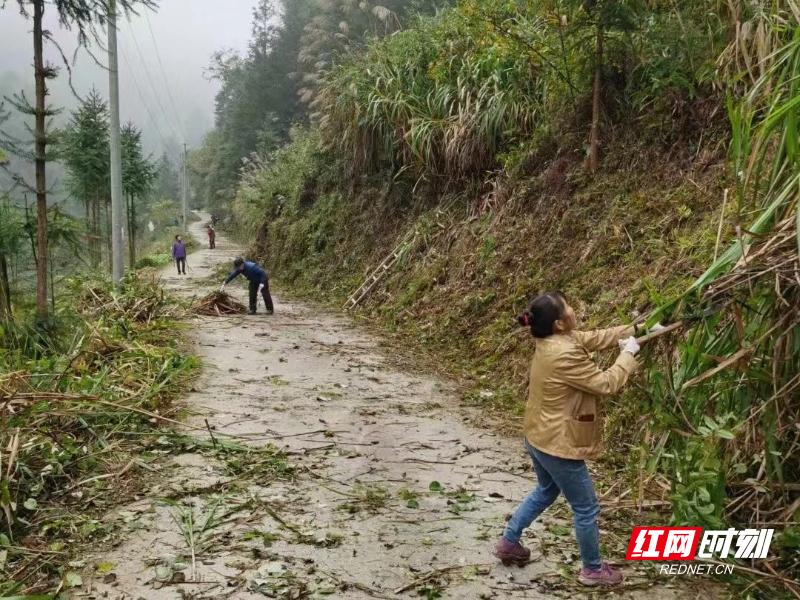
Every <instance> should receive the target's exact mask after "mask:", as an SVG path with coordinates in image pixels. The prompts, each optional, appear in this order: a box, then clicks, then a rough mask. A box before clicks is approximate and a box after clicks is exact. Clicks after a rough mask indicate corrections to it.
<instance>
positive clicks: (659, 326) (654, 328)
mask: <svg viewBox="0 0 800 600" xmlns="http://www.w3.org/2000/svg"><path fill="white" fill-rule="evenodd" d="M664 328H665V327H664V326H663V325H662V324H661V323H656V324H655V325H653V326H652V327H651V328H650V329H648V330H647V333H657V332H659V331H661V330H662V329H664Z"/></svg>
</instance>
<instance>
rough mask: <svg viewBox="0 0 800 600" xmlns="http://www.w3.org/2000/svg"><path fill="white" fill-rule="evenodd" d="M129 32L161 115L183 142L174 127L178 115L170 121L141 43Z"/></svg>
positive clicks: (129, 29)
mask: <svg viewBox="0 0 800 600" xmlns="http://www.w3.org/2000/svg"><path fill="white" fill-rule="evenodd" d="M128 32H129V33H130V35H131V39H132V40H133V45H134V47H135V48H136V53H137V54H138V55H139V59H140V60H141V64H142V68H143V69H144V74H145V78H146V79H147V82H148V83H149V84H150V89H152V90H153V96H154V97H155V100H156V104H157V105H158V108H159V109H160V110H161V114H162V115H163V116H164V119H165V120H166V121H167V123H168V124H169V125H170V128H171V129H172V133H173V134H175V133H177V136H176V137H177V138H178V139H179V140H181V139H182V138H183V136H182V135H181V133H180V131H178V130H177V128H176V127H175V125H174V122H175V121H176V120H177V114H176V115H175V116H174V117H173V119H170V118H169V116H168V115H167V112H168V111H166V110H165V109H164V105H163V104H162V103H161V97H160V96H159V93H158V89H157V88H156V86H155V84H154V83H153V80H152V78H151V77H150V71H149V70H148V69H147V67H146V65H147V61H146V60H145V59H144V54H143V53H142V49H141V47H140V46H139V42H138V41H137V40H136V35H135V34H134V33H133V29H131V28H128Z"/></svg>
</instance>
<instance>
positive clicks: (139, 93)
mask: <svg viewBox="0 0 800 600" xmlns="http://www.w3.org/2000/svg"><path fill="white" fill-rule="evenodd" d="M119 54H120V56H122V60H124V61H125V66H126V67H128V69H127V73H128V74H130V76H131V81H132V82H133V87H134V89H136V95H137V96H139V100H140V101H141V103H142V106H143V107H144V110H145V112H147V118H148V119H149V120H150V124H151V125H152V126H153V129H155V131H156V134H157V135H158V137H159V139H160V140H161V147H162V148H163V150H164V151H166V149H167V141H166V140H165V139H164V136H163V135H162V134H161V128H160V127H159V126H158V121H156V119H155V118H154V117H153V113H152V112H151V110H150V106H148V104H147V102H146V101H145V99H144V94H142V89H141V88H140V87H139V82H138V81H137V79H136V75H135V74H134V71H133V69H132V68H131V63H130V61H128V57H127V56H126V55H125V52H124V51H123V50H122V48H119Z"/></svg>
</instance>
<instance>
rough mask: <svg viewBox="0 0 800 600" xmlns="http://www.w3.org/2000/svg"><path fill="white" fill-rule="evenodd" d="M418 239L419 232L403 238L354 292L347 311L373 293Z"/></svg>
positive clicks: (346, 303) (347, 304)
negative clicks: (406, 250) (373, 289)
mask: <svg viewBox="0 0 800 600" xmlns="http://www.w3.org/2000/svg"><path fill="white" fill-rule="evenodd" d="M416 239H417V231H414V232H413V233H412V234H408V235H406V236H405V237H404V238H403V241H402V242H400V243H399V244H398V245H397V246H396V247H395V249H394V250H392V252H391V253H390V254H389V255H388V256H387V257H386V258H384V259H383V262H381V264H380V265H378V266H377V267H376V268H375V269H374V270H373V271H372V272H371V273H370V274H369V275H368V276H367V278H366V279H365V280H364V283H362V284H361V286H360V287H359V288H358V289H357V290H356V291H355V292H353V294H352V295H351V296H350V297H349V298H348V299H347V302H345V304H344V309H345V310H350V309H352V308H355V307H356V306H358V304H359V303H360V302H361V301H362V300H363V299H364V298H366V297H367V296H368V295H369V293H370V292H371V291H372V288H374V287H375V286H376V285H377V283H378V282H379V281H380V280H381V279H383V278H384V277H385V276H386V274H387V273H388V272H389V269H391V268H392V267H393V266H394V264H395V263H396V262H397V261H398V260H399V259H400V257H401V256H402V255H403V251H404V250H405V249H406V248H408V247H410V246H411V245H412V244H413V243H414V241H415V240H416Z"/></svg>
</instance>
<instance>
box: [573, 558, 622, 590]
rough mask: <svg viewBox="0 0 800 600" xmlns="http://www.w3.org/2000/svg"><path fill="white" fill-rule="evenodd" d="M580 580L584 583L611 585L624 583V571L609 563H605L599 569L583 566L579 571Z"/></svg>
mask: <svg viewBox="0 0 800 600" xmlns="http://www.w3.org/2000/svg"><path fill="white" fill-rule="evenodd" d="M578 581H580V582H581V583H582V584H583V585H597V586H609V585H619V584H620V583H622V573H620V572H619V569H615V568H614V567H612V566H611V565H609V564H608V563H605V562H604V563H603V565H602V566H601V567H600V568H599V569H590V568H588V567H583V568H582V569H581V572H580V573H578Z"/></svg>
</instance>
